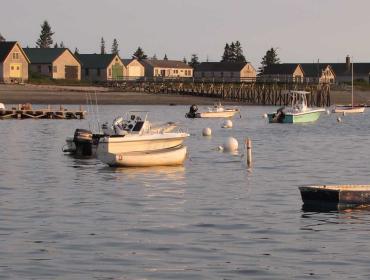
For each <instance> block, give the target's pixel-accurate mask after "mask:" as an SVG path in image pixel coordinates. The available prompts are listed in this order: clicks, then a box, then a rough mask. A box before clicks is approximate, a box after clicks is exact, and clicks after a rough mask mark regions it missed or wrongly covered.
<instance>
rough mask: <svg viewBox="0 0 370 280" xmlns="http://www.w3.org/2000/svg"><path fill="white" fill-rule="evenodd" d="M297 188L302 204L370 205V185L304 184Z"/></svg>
mask: <svg viewBox="0 0 370 280" xmlns="http://www.w3.org/2000/svg"><path fill="white" fill-rule="evenodd" d="M299 190H300V192H301V196H302V200H303V203H304V204H311V205H312V204H319V205H321V206H325V205H327V206H329V205H330V204H331V205H333V204H334V205H342V206H343V205H344V206H367V205H370V185H331V186H326V185H323V186H305V187H299Z"/></svg>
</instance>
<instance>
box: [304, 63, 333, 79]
mask: <svg viewBox="0 0 370 280" xmlns="http://www.w3.org/2000/svg"><path fill="white" fill-rule="evenodd" d="M300 65H301V66H302V69H303V72H304V76H305V77H320V76H321V74H322V71H324V70H326V68H327V67H329V68H331V67H330V65H329V64H328V63H300ZM331 70H332V69H331ZM332 71H333V70H332ZM333 72H334V71H333Z"/></svg>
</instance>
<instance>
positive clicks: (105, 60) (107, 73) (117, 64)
mask: <svg viewBox="0 0 370 280" xmlns="http://www.w3.org/2000/svg"><path fill="white" fill-rule="evenodd" d="M78 59H79V60H80V61H81V64H82V79H83V80H88V81H109V80H121V79H122V77H123V76H124V74H125V66H124V65H123V63H122V60H121V58H120V57H119V56H118V55H116V54H79V55H78Z"/></svg>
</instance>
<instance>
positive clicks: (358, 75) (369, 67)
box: [329, 56, 370, 83]
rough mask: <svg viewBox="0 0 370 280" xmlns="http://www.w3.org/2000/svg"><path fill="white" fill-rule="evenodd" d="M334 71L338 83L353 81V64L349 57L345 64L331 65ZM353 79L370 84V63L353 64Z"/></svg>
mask: <svg viewBox="0 0 370 280" xmlns="http://www.w3.org/2000/svg"><path fill="white" fill-rule="evenodd" d="M329 64H330V66H331V68H332V69H333V71H334V73H335V77H336V82H337V83H343V82H351V81H352V63H351V58H350V57H349V56H347V57H346V62H345V63H329ZM353 79H354V80H362V81H366V82H368V83H369V82H370V63H364V62H362V63H353Z"/></svg>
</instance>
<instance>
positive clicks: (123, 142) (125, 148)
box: [97, 133, 189, 158]
mask: <svg viewBox="0 0 370 280" xmlns="http://www.w3.org/2000/svg"><path fill="white" fill-rule="evenodd" d="M188 136H189V134H187V133H163V134H156V135H152V134H147V135H125V136H119V137H112V136H111V137H104V138H102V139H100V142H99V145H98V150H97V154H98V158H99V156H100V155H102V154H105V153H112V154H120V153H128V152H137V151H154V150H162V149H168V148H171V147H176V146H179V145H181V144H182V143H183V142H184V140H185V138H187V137H188Z"/></svg>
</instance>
